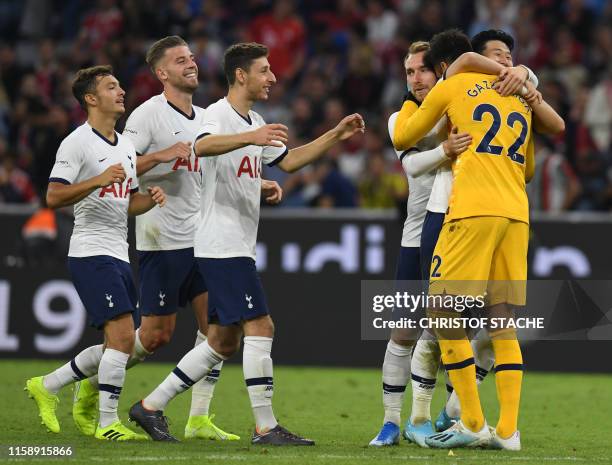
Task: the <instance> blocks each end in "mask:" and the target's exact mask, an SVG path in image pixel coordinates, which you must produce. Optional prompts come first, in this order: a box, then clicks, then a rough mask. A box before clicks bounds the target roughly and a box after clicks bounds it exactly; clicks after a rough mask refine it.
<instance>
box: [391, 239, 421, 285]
mask: <svg viewBox="0 0 612 465" xmlns="http://www.w3.org/2000/svg"><path fill="white" fill-rule="evenodd" d="M395 280H396V281H420V280H421V254H420V251H419V247H400V252H399V257H398V259H397V269H396V271H395Z"/></svg>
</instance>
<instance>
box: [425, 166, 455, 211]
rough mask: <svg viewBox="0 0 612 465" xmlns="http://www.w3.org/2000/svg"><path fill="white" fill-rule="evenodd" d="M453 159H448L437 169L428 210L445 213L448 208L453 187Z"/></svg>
mask: <svg viewBox="0 0 612 465" xmlns="http://www.w3.org/2000/svg"><path fill="white" fill-rule="evenodd" d="M451 166H452V161H450V160H449V161H447V162H445V163H444V164H442V165H441V166H440V167H439V168H438V169H437V170H436V176H435V178H434V182H433V186H432V188H431V195H430V196H429V202H427V210H429V211H430V212H433V213H444V214H446V210H448V199H449V198H450V194H451V190H452V189H453V170H452V168H451Z"/></svg>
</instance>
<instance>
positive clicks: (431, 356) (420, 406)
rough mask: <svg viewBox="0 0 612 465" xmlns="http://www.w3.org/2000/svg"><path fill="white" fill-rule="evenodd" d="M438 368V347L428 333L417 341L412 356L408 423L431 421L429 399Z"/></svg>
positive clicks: (432, 391)
mask: <svg viewBox="0 0 612 465" xmlns="http://www.w3.org/2000/svg"><path fill="white" fill-rule="evenodd" d="M439 367H440V346H439V345H438V341H437V339H436V338H435V336H433V335H432V334H431V333H429V332H424V333H423V335H422V336H421V338H420V339H419V340H418V341H417V343H416V347H415V348H414V353H413V354H412V364H411V371H412V412H411V413H410V422H411V423H412V424H413V425H418V424H421V423H424V422H426V421H427V420H430V421H431V399H432V398H433V394H434V389H435V387H436V378H437V376H438V368H439Z"/></svg>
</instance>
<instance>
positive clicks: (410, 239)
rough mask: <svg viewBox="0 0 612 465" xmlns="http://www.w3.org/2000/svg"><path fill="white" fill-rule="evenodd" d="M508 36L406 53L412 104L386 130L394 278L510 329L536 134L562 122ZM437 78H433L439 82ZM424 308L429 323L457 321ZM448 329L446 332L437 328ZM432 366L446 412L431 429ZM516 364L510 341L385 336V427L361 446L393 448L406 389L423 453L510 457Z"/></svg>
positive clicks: (496, 333)
mask: <svg viewBox="0 0 612 465" xmlns="http://www.w3.org/2000/svg"><path fill="white" fill-rule="evenodd" d="M513 47H514V40H513V39H512V37H511V36H509V35H508V34H506V33H504V32H503V31H495V30H489V31H483V32H481V33H479V34H477V35H476V36H475V37H474V38H472V40H471V41H470V39H469V38H468V37H467V36H466V35H465V34H463V33H462V32H460V31H458V30H449V31H445V32H443V33H440V34H437V35H436V36H434V37H433V39H432V40H431V42H430V43H426V42H417V43H413V44H412V46H411V48H410V50H409V53H408V55H407V56H406V58H405V61H404V65H405V69H406V77H407V82H408V87H409V89H410V90H411V92H410V93H409V94H408V97H407V99H406V101H405V102H404V104H403V106H402V108H401V111H399V112H397V113H395V114H393V115H392V116H391V117H390V119H389V134H390V136H391V139H392V141H393V145H394V147H395V149H396V151H397V154H398V157H399V159H400V161H401V163H402V166H403V168H404V171H405V172H406V175H407V177H408V182H409V186H410V195H409V197H408V215H407V219H406V222H405V224H404V231H403V237H402V243H401V249H400V256H399V260H398V267H397V274H396V279H397V280H398V281H402V280H420V279H423V280H424V281H425V282H427V285H428V292H429V295H434V296H435V295H441V294H449V295H455V296H483V295H486V296H487V302H486V304H487V307H486V308H485V309H484V312H482V313H481V316H484V317H486V318H493V317H505V318H507V319H508V320H511V319H512V318H513V316H514V309H515V308H516V307H520V306H523V305H525V299H526V290H525V286H526V279H527V245H528V238H529V212H528V200H527V194H526V192H525V184H526V182H529V180H530V179H531V177H532V176H533V171H534V166H535V163H534V150H533V142H532V138H531V135H532V131H533V130H536V131H538V132H543V133H548V134H556V133H559V132H561V131H563V130H564V122H563V120H562V119H561V117H560V116H559V115H558V114H557V113H556V112H555V111H554V110H553V109H552V107H550V105H548V104H547V103H546V102H545V101H543V100H542V97H541V94H540V93H539V92H538V91H537V90H536V86H537V78H536V77H535V75H534V74H533V72H532V71H531V70H529V69H528V68H526V67H524V66H519V67H516V68H515V67H513V66H512V65H513V63H512V56H511V52H512V49H513ZM438 78H440V79H439V82H437V81H438ZM453 310H454V309H451V310H450V311H449V309H441V308H428V309H426V311H427V313H428V316H430V317H432V318H446V319H452V318H457V317H461V316H462V315H461V313H459V312H454V311H453ZM441 327H442V328H444V325H441ZM440 360H441V361H442V364H443V367H444V370H445V374H446V379H447V391H448V397H447V402H446V405H445V407H444V408H443V410H442V411H441V412H440V414H439V416H438V418H437V419H436V420H435V422H433V424H432V420H431V413H430V406H431V400H432V396H433V390H434V388H435V385H436V377H437V372H438V368H439V366H440ZM491 370H493V371H494V372H495V380H496V386H497V393H498V400H499V404H500V416H499V421H498V423H497V425H496V426H495V427H489V426H488V425H487V422H486V420H485V418H484V415H483V412H482V408H481V405H480V399H479V395H478V388H477V386H478V384H479V383H480V382H481V381H482V380H483V379H484V378H485V376H486V375H487V374H488V373H489V371H491ZM522 370H523V362H522V356H521V350H520V346H519V343H518V340H517V336H516V332H515V330H514V329H513V328H512V327H511V325H508V326H507V327H503V328H501V329H496V330H491V331H488V332H487V331H485V330H481V331H480V332H478V333H477V334H470V333H469V332H466V330H465V329H461V328H459V329H452V330H448V329H437V330H433V331H428V330H425V331H423V332H422V333H419V332H418V331H415V330H393V331H392V333H391V338H390V341H389V343H388V345H387V350H386V353H385V358H384V363H383V370H382V371H383V405H384V409H385V418H384V422H383V423H384V424H383V427H382V428H381V430H380V432H379V433H378V435H377V436H376V437H375V438H374V439H373V440H372V441H371V442H370V445H371V446H378V447H381V446H390V445H394V444H398V443H399V438H400V424H401V420H400V418H401V409H402V404H403V399H404V393H405V390H406V386H407V384H408V380H409V379H410V380H411V385H412V412H411V415H410V418H409V419H408V420H407V421H406V424H405V428H404V433H403V434H404V437H405V438H406V439H407V440H408V441H410V442H413V443H415V444H417V445H419V446H421V447H433V448H456V447H486V448H491V449H505V450H520V448H521V442H520V433H519V430H518V413H519V401H520V393H521V381H522Z"/></svg>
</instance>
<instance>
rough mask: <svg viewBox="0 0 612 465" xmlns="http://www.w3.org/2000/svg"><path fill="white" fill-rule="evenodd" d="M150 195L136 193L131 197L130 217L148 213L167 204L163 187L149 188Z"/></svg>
mask: <svg viewBox="0 0 612 465" xmlns="http://www.w3.org/2000/svg"><path fill="white" fill-rule="evenodd" d="M147 191H148V194H142V193H140V192H134V193H133V194H131V195H130V204H129V207H128V215H130V216H138V215H142V214H143V213H146V212H148V211H149V210H151V208H153V207H154V206H155V205H159V206H160V207H163V206H164V205H165V204H166V193H165V192H164V190H163V189H162V188H161V187H158V186H155V187H149V188H148V189H147Z"/></svg>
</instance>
